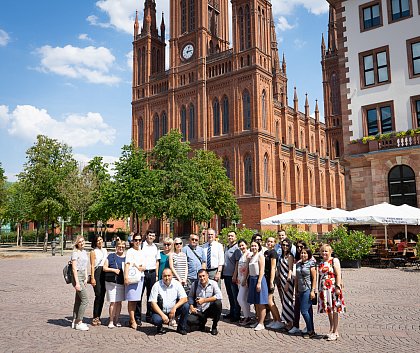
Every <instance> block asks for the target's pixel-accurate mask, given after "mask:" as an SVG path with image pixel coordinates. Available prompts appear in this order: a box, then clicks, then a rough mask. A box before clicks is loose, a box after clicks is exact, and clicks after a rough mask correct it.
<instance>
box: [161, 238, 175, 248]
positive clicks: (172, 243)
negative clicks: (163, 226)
mask: <svg viewBox="0 0 420 353" xmlns="http://www.w3.org/2000/svg"><path fill="white" fill-rule="evenodd" d="M163 243H164V244H165V243H168V244H171V246H170V247H169V250H170V251H172V250H173V249H174V240H173V239H172V238H170V237H166V238H165V239H163Z"/></svg>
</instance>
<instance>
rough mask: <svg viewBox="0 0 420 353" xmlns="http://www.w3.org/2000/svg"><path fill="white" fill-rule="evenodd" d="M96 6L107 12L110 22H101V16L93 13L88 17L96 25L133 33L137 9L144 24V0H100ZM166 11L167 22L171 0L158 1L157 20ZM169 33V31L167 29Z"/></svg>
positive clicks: (158, 21)
mask: <svg viewBox="0 0 420 353" xmlns="http://www.w3.org/2000/svg"><path fill="white" fill-rule="evenodd" d="M96 6H97V7H98V8H99V9H100V10H101V11H103V12H104V13H106V15H107V16H108V17H109V20H108V21H109V22H100V21H99V18H98V17H97V16H95V15H91V16H89V17H88V18H87V20H88V22H89V23H90V24H91V25H94V26H100V27H105V28H106V27H113V28H116V29H117V30H120V31H123V32H126V33H130V34H133V31H134V28H133V25H134V16H135V14H136V10H138V12H139V21H140V27H141V25H142V19H141V17H142V16H143V1H139V0H99V1H97V2H96ZM162 12H164V13H165V15H166V18H165V20H166V23H168V17H169V0H167V1H157V2H156V22H157V26H159V24H160V14H161V13H162ZM166 32H167V33H169V32H168V31H166Z"/></svg>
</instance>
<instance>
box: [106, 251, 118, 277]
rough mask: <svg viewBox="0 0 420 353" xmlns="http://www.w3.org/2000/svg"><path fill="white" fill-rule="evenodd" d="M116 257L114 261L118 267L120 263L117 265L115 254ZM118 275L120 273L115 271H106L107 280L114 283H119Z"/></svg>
mask: <svg viewBox="0 0 420 353" xmlns="http://www.w3.org/2000/svg"><path fill="white" fill-rule="evenodd" d="M113 255H114V257H113V259H114V263H115V268H116V269H118V265H117V259H116V258H115V256H116V255H115V254H113ZM117 277H118V275H117V274H116V273H115V272H113V271H112V272H108V271H107V272H105V282H112V283H117Z"/></svg>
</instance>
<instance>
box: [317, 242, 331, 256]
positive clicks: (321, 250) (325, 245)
mask: <svg viewBox="0 0 420 353" xmlns="http://www.w3.org/2000/svg"><path fill="white" fill-rule="evenodd" d="M324 250H327V251H328V252H329V253H330V254H331V253H332V250H333V249H332V247H331V245H329V244H323V245H321V247H320V248H319V252H320V254H322V252H323V251H324Z"/></svg>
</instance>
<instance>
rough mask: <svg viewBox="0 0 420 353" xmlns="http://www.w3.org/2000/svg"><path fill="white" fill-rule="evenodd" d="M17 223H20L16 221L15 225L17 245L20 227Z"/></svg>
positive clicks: (17, 244) (17, 243)
mask: <svg viewBox="0 0 420 353" xmlns="http://www.w3.org/2000/svg"><path fill="white" fill-rule="evenodd" d="M19 224H20V223H18V224H17V226H16V246H19V236H20V227H19Z"/></svg>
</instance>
